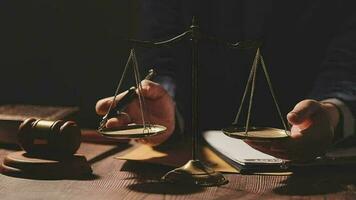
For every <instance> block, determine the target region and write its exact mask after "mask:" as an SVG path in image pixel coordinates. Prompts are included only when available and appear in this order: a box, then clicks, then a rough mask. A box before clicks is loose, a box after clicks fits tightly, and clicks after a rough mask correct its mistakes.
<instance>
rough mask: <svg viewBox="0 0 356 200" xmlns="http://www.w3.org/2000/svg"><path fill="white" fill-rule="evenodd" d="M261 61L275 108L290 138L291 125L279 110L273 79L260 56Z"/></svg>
mask: <svg viewBox="0 0 356 200" xmlns="http://www.w3.org/2000/svg"><path fill="white" fill-rule="evenodd" d="M260 60H261V65H262V69H263V71H264V73H265V77H266V80H267V83H268V87H269V91H270V92H271V95H272V98H273V101H274V104H275V106H276V108H277V111H278V115H279V117H280V119H281V121H282V124H283V127H284V131H285V133H286V134H287V135H288V136H290V132H289V131H288V130H289V129H290V127H289V125H288V126H287V124H286V123H285V121H284V118H283V115H282V112H281V109H280V108H279V104H278V102H277V98H276V94H275V93H274V90H273V87H272V82H271V79H270V77H269V74H268V71H267V67H266V65H265V62H264V60H263V57H262V55H260Z"/></svg>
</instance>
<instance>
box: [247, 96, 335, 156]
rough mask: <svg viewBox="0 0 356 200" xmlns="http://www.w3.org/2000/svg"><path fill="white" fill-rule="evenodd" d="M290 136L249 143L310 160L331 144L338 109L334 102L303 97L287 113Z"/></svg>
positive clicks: (278, 153)
mask: <svg viewBox="0 0 356 200" xmlns="http://www.w3.org/2000/svg"><path fill="white" fill-rule="evenodd" d="M287 119H288V122H289V123H290V124H291V125H292V128H291V137H290V138H287V139H283V140H281V141H251V140H250V141H249V140H246V141H245V142H247V143H248V144H249V145H251V146H252V147H254V148H255V149H258V150H260V151H262V152H265V153H268V154H270V155H273V156H275V157H279V158H284V159H289V160H295V161H307V160H310V159H313V158H315V157H317V156H319V155H322V154H323V153H324V152H325V150H326V149H327V148H328V147H329V146H330V144H331V143H332V140H333V137H334V129H335V127H336V126H337V124H338V121H339V112H338V110H337V108H336V107H335V106H334V105H333V104H329V103H320V102H318V101H314V100H303V101H301V102H299V103H298V104H297V105H296V106H295V107H294V109H293V110H292V111H291V112H289V113H288V115H287Z"/></svg>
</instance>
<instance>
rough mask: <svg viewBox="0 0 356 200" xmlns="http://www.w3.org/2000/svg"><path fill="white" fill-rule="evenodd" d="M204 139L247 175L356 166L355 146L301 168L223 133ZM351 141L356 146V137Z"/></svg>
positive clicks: (211, 133)
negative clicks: (291, 169) (299, 169)
mask: <svg viewBox="0 0 356 200" xmlns="http://www.w3.org/2000/svg"><path fill="white" fill-rule="evenodd" d="M203 138H204V139H205V141H206V142H207V143H208V145H209V146H211V147H212V149H213V150H214V151H215V152H216V153H218V154H219V155H220V156H221V157H222V158H223V159H224V160H225V161H227V162H229V163H230V164H231V165H232V166H234V167H236V168H238V169H239V170H241V171H243V170H246V172H251V171H252V172H257V171H284V170H286V169H287V168H293V169H296V168H298V167H301V166H302V167H303V168H304V169H305V168H306V167H308V166H309V167H313V166H314V167H315V166H316V167H317V166H356V146H355V145H351V146H349V145H345V146H344V147H341V148H333V149H330V151H328V152H327V153H326V155H325V156H323V157H318V158H316V159H315V160H313V162H308V163H299V164H298V163H292V162H289V161H288V160H283V159H279V158H276V157H273V156H271V155H268V154H265V153H262V152H260V151H258V150H256V149H254V148H252V147H250V146H249V145H248V144H246V143H245V142H243V141H242V140H240V139H236V138H231V137H228V136H226V135H225V134H224V133H223V132H222V131H214V130H213V131H206V132H204V133H203ZM348 141H349V142H352V141H354V143H355V144H356V137H355V138H353V139H351V138H350V139H349V140H348Z"/></svg>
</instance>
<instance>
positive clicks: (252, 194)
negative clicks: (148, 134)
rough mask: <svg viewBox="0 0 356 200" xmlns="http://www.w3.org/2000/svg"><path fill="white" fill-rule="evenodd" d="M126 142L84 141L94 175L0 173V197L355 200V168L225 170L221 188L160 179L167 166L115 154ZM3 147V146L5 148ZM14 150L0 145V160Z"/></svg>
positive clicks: (167, 168)
mask: <svg viewBox="0 0 356 200" xmlns="http://www.w3.org/2000/svg"><path fill="white" fill-rule="evenodd" d="M128 147H130V144H125V143H121V144H120V143H119V144H93V143H83V144H82V145H81V148H80V149H79V152H78V153H80V154H83V155H85V156H86V158H87V160H88V162H89V163H90V164H91V166H92V169H93V172H94V173H93V176H91V177H88V178H86V179H82V180H32V179H22V178H15V177H10V176H5V175H0V199H2V200H7V199H9V200H10V199H11V200H13V199H74V200H76V199H78V200H79V199H80V200H82V199H85V200H90V199H96V200H97V199H105V200H110V199H113V200H118V199H135V200H136V199H145V200H147V199H167V200H186V199H193V200H194V199H204V200H207V199H221V200H223V199H276V198H278V199H356V173H355V169H354V168H353V169H348V168H347V167H345V168H341V169H340V168H338V169H336V168H335V169H317V170H313V171H307V172H300V173H297V174H295V175H293V176H263V175H241V174H227V178H228V179H229V181H230V182H229V183H228V184H227V185H224V186H221V187H210V188H197V187H191V186H182V185H172V184H166V183H162V182H161V181H160V177H161V176H162V175H163V174H164V173H166V172H167V171H168V170H170V169H171V168H170V167H166V166H162V165H157V164H147V163H142V162H125V161H120V160H117V159H114V157H115V156H118V155H119V154H120V152H122V151H124V150H125V149H126V148H128ZM5 148H6V149H5ZM12 151H14V150H10V149H9V147H8V146H0V160H1V161H2V159H3V158H4V157H5V155H6V154H7V153H9V152H12Z"/></svg>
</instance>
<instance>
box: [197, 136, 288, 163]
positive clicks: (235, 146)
mask: <svg viewBox="0 0 356 200" xmlns="http://www.w3.org/2000/svg"><path fill="white" fill-rule="evenodd" d="M203 137H204V139H205V140H206V142H207V143H208V144H209V145H210V146H211V147H213V148H214V149H215V150H216V151H218V152H219V153H221V154H223V155H224V156H226V157H227V158H229V159H231V160H233V161H235V162H237V163H238V164H240V165H254V164H264V165H269V164H271V165H273V164H280V163H283V162H284V160H282V159H278V158H276V157H273V156H270V155H268V154H265V153H262V152H260V151H258V150H256V149H254V148H252V147H250V146H249V145H248V144H246V143H245V142H243V141H242V140H240V139H236V138H231V137H228V136H226V135H225V134H224V133H223V132H222V131H216V130H212V131H206V132H204V133H203Z"/></svg>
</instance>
